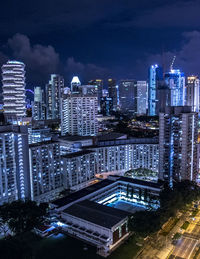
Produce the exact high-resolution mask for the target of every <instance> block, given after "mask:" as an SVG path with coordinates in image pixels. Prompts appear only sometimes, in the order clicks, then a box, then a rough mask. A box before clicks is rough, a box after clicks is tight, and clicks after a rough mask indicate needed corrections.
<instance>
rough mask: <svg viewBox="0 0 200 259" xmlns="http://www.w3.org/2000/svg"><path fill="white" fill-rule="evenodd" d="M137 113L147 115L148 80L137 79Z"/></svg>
mask: <svg viewBox="0 0 200 259" xmlns="http://www.w3.org/2000/svg"><path fill="white" fill-rule="evenodd" d="M136 84H137V86H136V89H137V93H136V101H137V115H146V113H147V109H148V84H147V81H136Z"/></svg>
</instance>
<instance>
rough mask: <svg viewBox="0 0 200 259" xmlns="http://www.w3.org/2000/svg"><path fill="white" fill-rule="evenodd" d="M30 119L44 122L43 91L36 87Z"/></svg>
mask: <svg viewBox="0 0 200 259" xmlns="http://www.w3.org/2000/svg"><path fill="white" fill-rule="evenodd" d="M32 118H33V119H34V120H45V102H44V90H43V89H42V88H41V87H39V86H36V87H35V88H34V102H33V103H32Z"/></svg>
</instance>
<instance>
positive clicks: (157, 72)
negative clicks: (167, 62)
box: [148, 65, 163, 116]
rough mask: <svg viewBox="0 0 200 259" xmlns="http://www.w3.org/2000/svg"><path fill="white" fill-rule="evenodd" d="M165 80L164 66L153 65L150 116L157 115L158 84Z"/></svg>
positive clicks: (149, 93)
mask: <svg viewBox="0 0 200 259" xmlns="http://www.w3.org/2000/svg"><path fill="white" fill-rule="evenodd" d="M161 80H163V72H162V68H161V67H160V66H158V65H152V66H151V67H150V68H149V82H148V87H149V88H148V114H149V116H155V115H158V114H157V112H156V111H157V102H158V96H157V95H158V92H157V89H158V84H159V82H160V81H161Z"/></svg>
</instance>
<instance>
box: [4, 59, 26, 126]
mask: <svg viewBox="0 0 200 259" xmlns="http://www.w3.org/2000/svg"><path fill="white" fill-rule="evenodd" d="M24 68H25V65H24V63H22V62H19V61H8V62H7V63H6V64H4V65H3V66H2V83H3V86H2V88H3V107H4V114H5V116H6V118H7V119H8V120H12V121H16V123H17V121H18V120H20V119H21V118H22V117H25V115H26V102H25V70H24Z"/></svg>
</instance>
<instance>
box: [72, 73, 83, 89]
mask: <svg viewBox="0 0 200 259" xmlns="http://www.w3.org/2000/svg"><path fill="white" fill-rule="evenodd" d="M80 85H81V82H80V80H79V78H78V76H74V77H73V78H72V81H71V92H72V93H78V92H79V86H80Z"/></svg>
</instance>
